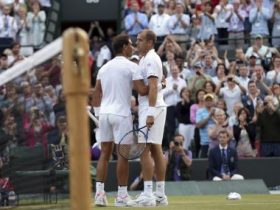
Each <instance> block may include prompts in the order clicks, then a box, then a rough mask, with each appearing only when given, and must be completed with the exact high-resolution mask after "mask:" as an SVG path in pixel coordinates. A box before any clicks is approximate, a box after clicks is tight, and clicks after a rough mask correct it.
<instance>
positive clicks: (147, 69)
mask: <svg viewBox="0 0 280 210" xmlns="http://www.w3.org/2000/svg"><path fill="white" fill-rule="evenodd" d="M139 66H140V69H141V72H142V76H143V78H144V83H145V84H146V85H148V78H149V77H150V76H155V77H157V78H158V85H159V84H160V83H161V80H162V76H163V72H162V62H161V59H160V57H159V56H158V54H157V53H156V52H155V50H154V49H151V50H150V51H149V52H148V53H147V54H146V56H143V57H142V58H141V60H140V62H139ZM138 101H139V109H145V108H147V107H148V106H149V98H148V96H139V97H138ZM162 106H166V104H165V102H164V100H163V93H162V89H160V90H159V89H158V94H157V101H156V107H162Z"/></svg>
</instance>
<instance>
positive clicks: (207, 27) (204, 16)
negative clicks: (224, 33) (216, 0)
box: [197, 1, 217, 40]
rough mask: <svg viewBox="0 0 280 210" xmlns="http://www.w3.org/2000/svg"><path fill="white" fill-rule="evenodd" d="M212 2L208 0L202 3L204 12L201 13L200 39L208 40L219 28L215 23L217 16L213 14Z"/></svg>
mask: <svg viewBox="0 0 280 210" xmlns="http://www.w3.org/2000/svg"><path fill="white" fill-rule="evenodd" d="M211 10H212V7H211V2H210V1H206V2H205V3H204V4H203V5H202V13H201V14H200V22H201V26H200V30H199V33H198V35H197V38H198V39H200V40H208V39H210V38H211V37H213V36H215V35H216V34H217V28H216V25H215V17H214V16H213V15H212V14H211Z"/></svg>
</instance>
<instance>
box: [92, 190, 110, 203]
mask: <svg viewBox="0 0 280 210" xmlns="http://www.w3.org/2000/svg"><path fill="white" fill-rule="evenodd" d="M107 205H108V201H107V197H106V194H105V192H104V191H103V192H99V193H96V194H95V206H107Z"/></svg>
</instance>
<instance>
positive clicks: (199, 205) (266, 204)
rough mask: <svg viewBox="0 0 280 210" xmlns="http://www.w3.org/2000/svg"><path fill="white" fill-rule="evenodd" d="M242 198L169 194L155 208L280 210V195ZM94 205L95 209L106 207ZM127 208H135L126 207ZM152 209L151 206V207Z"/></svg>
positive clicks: (61, 205)
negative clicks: (166, 203)
mask: <svg viewBox="0 0 280 210" xmlns="http://www.w3.org/2000/svg"><path fill="white" fill-rule="evenodd" d="M241 196H242V199H241V200H227V199H226V195H215V196H213V195H211V196H169V197H168V198H169V203H170V204H169V205H168V206H165V207H155V209H168V210H280V195H241ZM108 198H109V206H108V207H106V208H107V209H109V210H115V209H120V208H117V207H115V206H114V205H113V204H114V203H113V202H114V201H113V198H112V196H110V197H108ZM106 208H101V207H93V209H106ZM14 209H20V210H32V209H36V210H37V209H38V210H39V209H52V210H60V209H69V200H68V199H64V200H59V202H58V204H54V205H42V204H37V205H23V206H18V207H16V208H14ZM124 209H126V210H132V209H135V207H134V208H132V207H131V208H130V207H125V208H124ZM149 209H151V208H149Z"/></svg>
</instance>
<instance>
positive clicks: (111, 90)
mask: <svg viewBox="0 0 280 210" xmlns="http://www.w3.org/2000/svg"><path fill="white" fill-rule="evenodd" d="M141 79H143V77H142V75H141V72H140V69H139V67H138V65H137V64H135V63H133V62H131V61H129V60H128V59H127V58H125V57H123V56H117V57H115V58H114V59H112V60H110V61H109V62H107V63H106V64H105V65H104V66H102V68H101V69H100V70H99V72H98V75H97V80H100V82H101V87H102V100H101V105H100V114H115V115H119V116H129V115H131V110H130V106H131V103H130V100H131V95H132V88H133V80H141Z"/></svg>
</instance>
